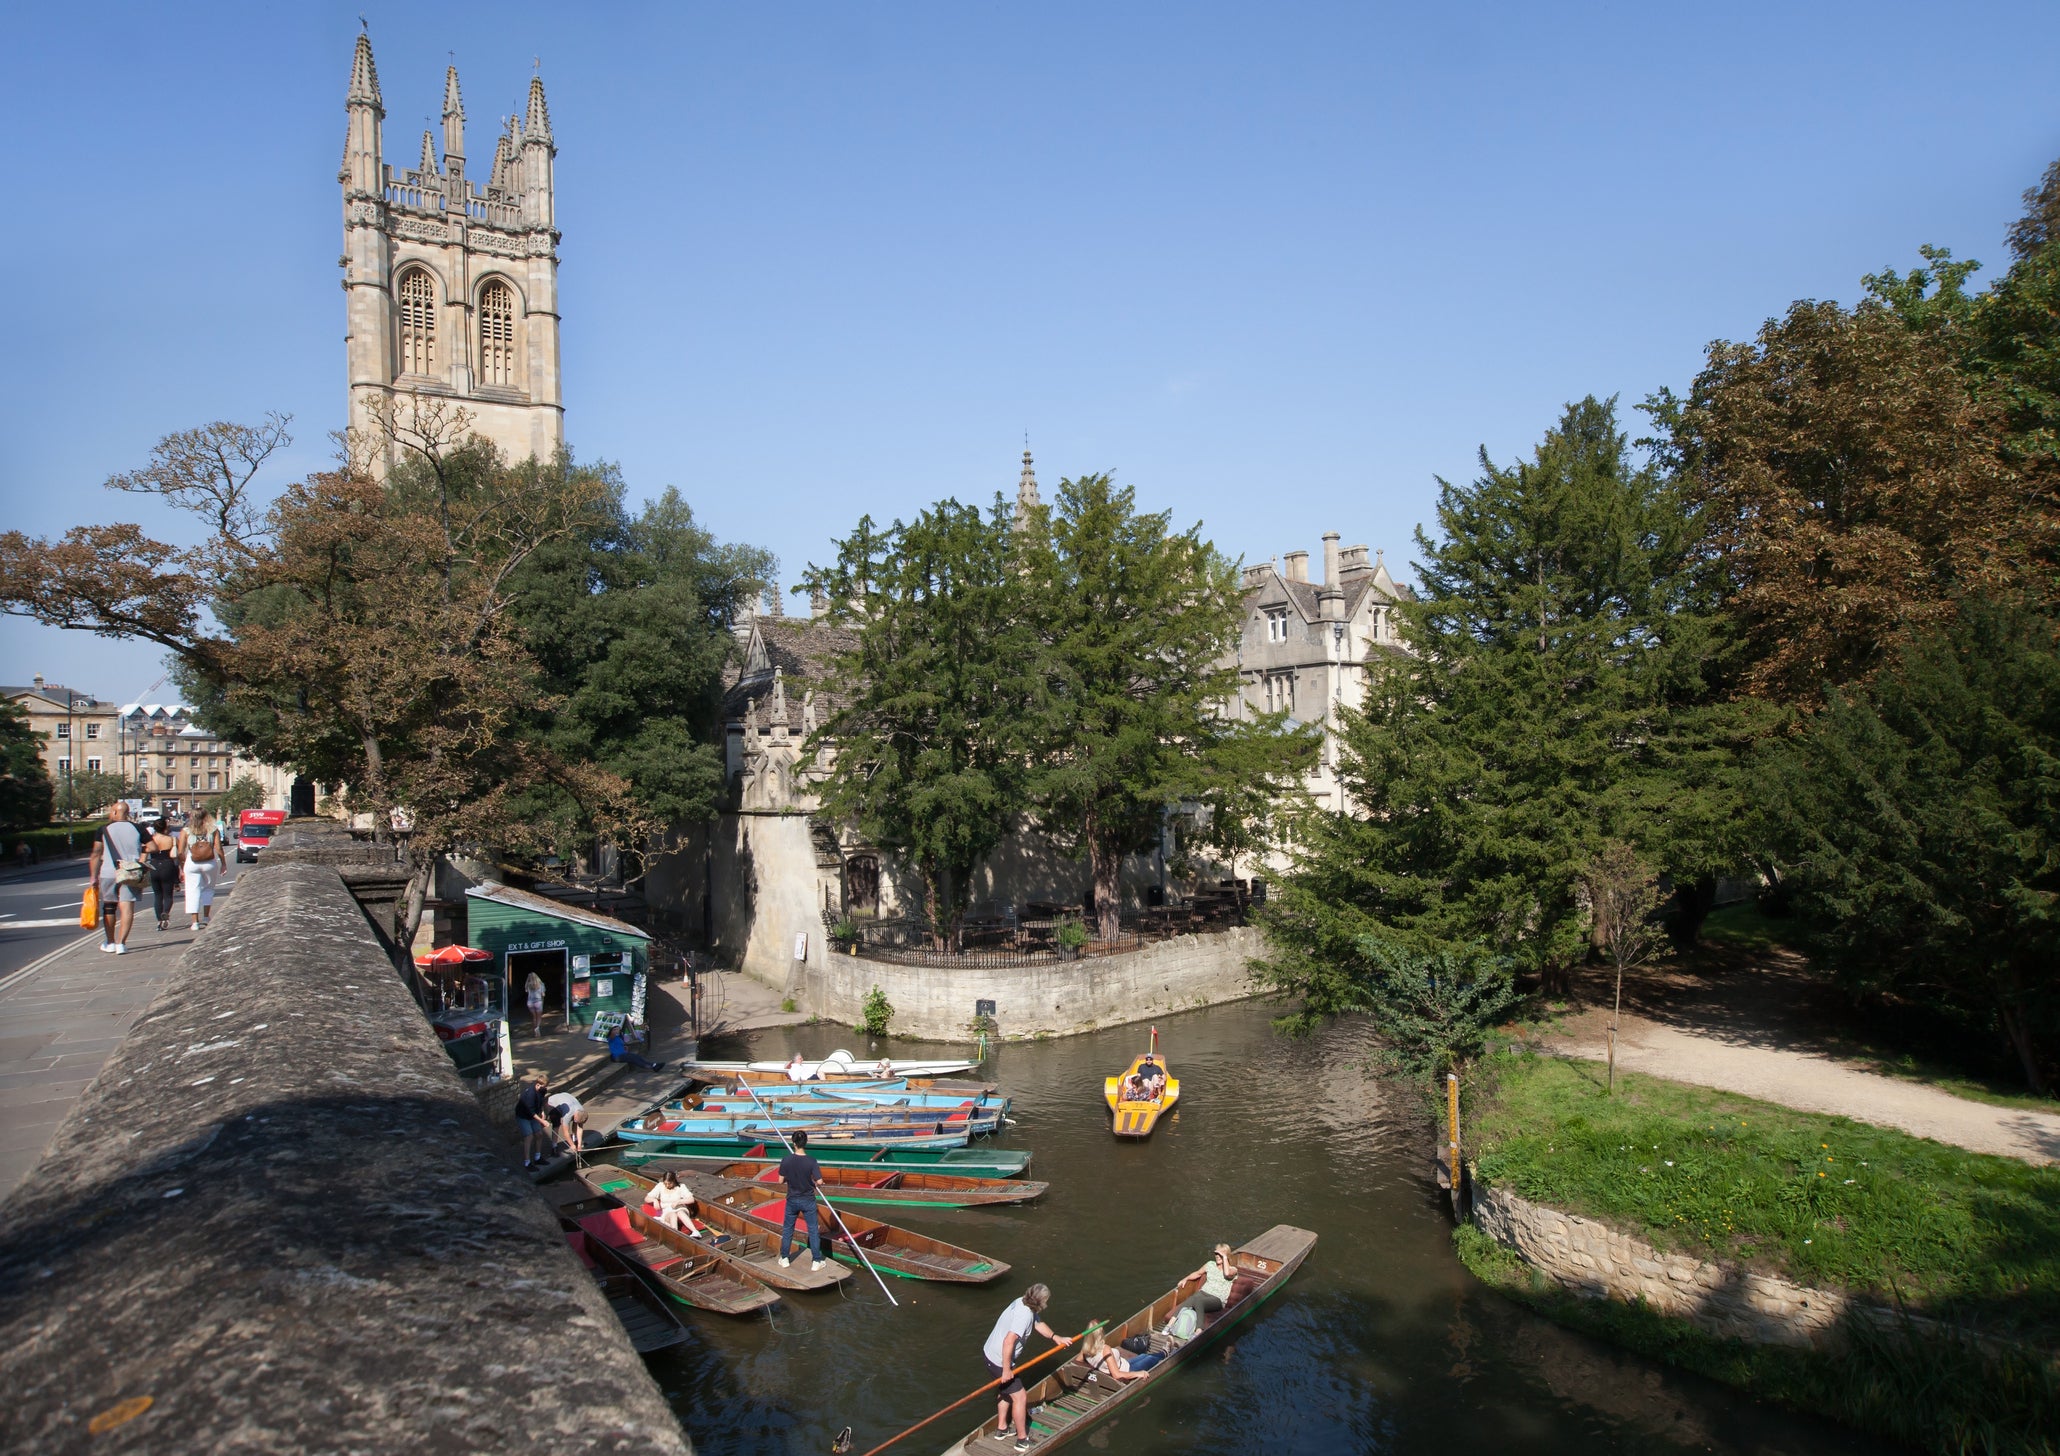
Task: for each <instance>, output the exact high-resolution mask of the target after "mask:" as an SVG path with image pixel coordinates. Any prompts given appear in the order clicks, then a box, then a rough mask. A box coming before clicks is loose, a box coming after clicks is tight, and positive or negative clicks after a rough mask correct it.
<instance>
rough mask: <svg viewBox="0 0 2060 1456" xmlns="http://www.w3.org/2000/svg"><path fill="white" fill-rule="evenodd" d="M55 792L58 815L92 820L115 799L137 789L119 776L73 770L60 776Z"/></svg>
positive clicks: (123, 797) (129, 795)
mask: <svg viewBox="0 0 2060 1456" xmlns="http://www.w3.org/2000/svg"><path fill="white" fill-rule="evenodd" d="M56 789H57V793H56V809H57V812H58V813H60V814H62V815H63V816H64V817H65V818H67V819H87V818H91V817H92V816H94V815H96V814H99V813H101V812H102V811H103V810H105V809H106V808H107V806H108V805H110V804H112V803H113V802H114V801H115V800H116V799H125V798H129V797H131V796H132V795H133V794H134V793H135V792H136V786H135V785H134V784H132V783H130V782H129V781H128V780H127V779H125V778H123V777H122V776H121V775H120V774H113V773H103V772H101V771H100V770H99V769H74V770H72V771H71V772H70V773H68V774H60V775H59V776H58V782H57V785H56Z"/></svg>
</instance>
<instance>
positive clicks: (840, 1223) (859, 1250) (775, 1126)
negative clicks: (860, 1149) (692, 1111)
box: [744, 1082, 901, 1309]
mask: <svg viewBox="0 0 2060 1456" xmlns="http://www.w3.org/2000/svg"><path fill="white" fill-rule="evenodd" d="M744 1090H745V1091H747V1092H751V1100H752V1101H753V1102H757V1103H758V1107H759V1110H760V1111H761V1112H763V1113H765V1118H766V1121H768V1122H770V1123H771V1124H772V1130H773V1131H774V1132H776V1133H778V1134H779V1135H780V1142H781V1143H782V1144H783V1145H784V1146H785V1147H786V1149H787V1151H788V1152H789V1153H792V1152H793V1151H794V1144H792V1143H790V1142H788V1141H787V1133H786V1129H784V1128H782V1127H781V1126H780V1120H779V1119H778V1118H776V1117H774V1116H773V1115H772V1109H771V1108H769V1107H767V1106H766V1105H765V1104H764V1103H763V1102H759V1101H758V1093H757V1092H755V1091H752V1089H751V1084H750V1083H749V1082H746V1083H745V1084H744ZM787 1196H788V1197H789V1199H791V1198H792V1197H793V1190H792V1189H791V1188H790V1189H788V1190H787ZM816 1196H817V1197H819V1198H821V1199H822V1201H823V1202H824V1203H826V1204H829V1209H830V1217H831V1218H834V1219H835V1220H837V1227H838V1228H840V1229H844V1242H845V1243H847V1244H849V1245H851V1252H852V1253H854V1254H856V1255H858V1262H859V1263H861V1264H863V1265H865V1271H866V1273H868V1274H870V1275H872V1276H873V1282H874V1283H875V1284H878V1285H879V1286H880V1293H882V1294H884V1295H886V1296H887V1302H888V1303H889V1304H891V1305H893V1306H894V1307H895V1308H896V1309H900V1308H901V1301H900V1300H898V1299H896V1298H895V1297H894V1291H893V1290H891V1289H889V1288H888V1287H887V1281H886V1280H885V1279H882V1278H881V1277H880V1271H879V1270H878V1269H875V1268H874V1267H873V1261H872V1260H871V1259H868V1258H867V1257H866V1256H865V1248H864V1246H863V1245H861V1244H860V1243H859V1241H858V1240H857V1239H855V1238H853V1237H852V1236H851V1230H850V1229H848V1228H845V1227H844V1215H843V1214H841V1213H839V1212H837V1205H836V1204H834V1203H830V1197H829V1195H828V1194H827V1193H824V1192H822V1190H821V1189H817V1190H816ZM796 1222H797V1223H798V1222H799V1220H796ZM795 1231H796V1232H797V1233H798V1232H800V1230H799V1229H796V1230H795ZM786 1245H787V1235H786V1230H785V1229H784V1228H782V1230H781V1232H780V1251H781V1252H782V1253H785V1252H786Z"/></svg>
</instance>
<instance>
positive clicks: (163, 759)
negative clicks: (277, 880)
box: [118, 703, 295, 814]
mask: <svg viewBox="0 0 2060 1456" xmlns="http://www.w3.org/2000/svg"><path fill="white" fill-rule="evenodd" d="M118 738H119V742H120V745H121V750H122V755H121V763H122V767H121V769H120V770H119V772H120V773H121V774H122V776H123V777H124V778H126V779H128V780H129V781H130V782H131V783H132V784H134V785H135V786H136V787H135V791H136V793H137V794H139V795H141V796H142V797H144V798H147V799H149V800H150V801H151V802H152V803H154V804H155V805H156V806H157V807H158V808H160V809H163V810H164V811H165V812H166V813H167V814H190V813H192V812H193V811H194V810H196V809H205V808H207V807H209V806H210V805H212V804H213V803H214V801H215V800H216V799H217V798H219V797H220V796H221V795H222V794H223V793H224V792H226V791H227V789H228V788H229V786H230V785H231V784H234V783H235V782H237V780H239V779H245V778H251V779H256V780H257V781H258V783H259V784H260V785H261V786H262V787H263V788H264V791H265V799H264V802H263V803H262V804H260V805H257V806H256V807H258V808H264V809H287V808H291V807H292V797H293V783H294V777H295V776H294V773H293V771H292V770H291V769H284V768H280V767H279V766H278V765H276V764H268V763H261V762H259V761H258V760H257V759H256V758H255V757H253V756H252V755H251V754H250V753H248V752H247V751H245V750H244V749H241V748H238V747H237V746H236V745H235V744H233V743H231V742H229V741H228V740H227V739H225V738H222V737H221V736H219V735H218V734H216V733H213V732H211V731H210V730H208V729H206V728H203V727H201V726H200V725H199V724H198V723H196V722H194V721H193V710H192V709H191V708H189V707H187V706H186V705H185V704H184V703H129V704H126V705H124V706H123V708H122V709H121V718H120V733H119V735H118Z"/></svg>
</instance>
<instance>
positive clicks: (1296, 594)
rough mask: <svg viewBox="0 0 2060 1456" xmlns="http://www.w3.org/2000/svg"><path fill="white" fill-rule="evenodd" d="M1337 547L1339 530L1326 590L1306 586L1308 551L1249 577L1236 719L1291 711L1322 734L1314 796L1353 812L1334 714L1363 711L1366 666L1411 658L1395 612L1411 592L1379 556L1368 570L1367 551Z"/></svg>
mask: <svg viewBox="0 0 2060 1456" xmlns="http://www.w3.org/2000/svg"><path fill="white" fill-rule="evenodd" d="M1338 540H1339V537H1338V533H1337V532H1336V531H1326V532H1325V533H1324V536H1323V580H1322V581H1320V582H1312V581H1310V580H1309V553H1308V552H1307V551H1290V552H1288V553H1287V555H1286V557H1285V558H1277V559H1275V560H1273V561H1271V562H1266V563H1263V564H1261V565H1258V566H1247V567H1246V568H1245V580H1244V588H1245V620H1244V629H1243V632H1242V634H1241V635H1240V637H1239V639H1238V644H1237V647H1236V649H1235V657H1236V662H1237V670H1238V676H1239V678H1240V679H1241V680H1242V692H1241V695H1240V701H1239V710H1240V711H1241V712H1243V713H1245V714H1247V715H1256V714H1259V713H1273V712H1279V711H1281V710H1282V709H1285V710H1286V711H1287V713H1288V714H1289V716H1290V717H1291V718H1292V719H1293V720H1294V721H1295V722H1297V723H1309V724H1315V725H1317V726H1319V727H1321V728H1322V730H1323V749H1322V753H1321V755H1320V756H1319V758H1318V760H1317V764H1316V767H1315V769H1314V770H1313V771H1312V772H1311V773H1310V775H1309V779H1308V789H1309V793H1310V794H1311V796H1312V797H1313V798H1314V799H1315V801H1316V807H1317V808H1319V809H1331V810H1344V811H1348V812H1349V811H1351V810H1353V809H1354V808H1355V807H1356V806H1355V805H1353V804H1351V803H1348V802H1347V801H1346V796H1345V793H1344V790H1343V788H1342V787H1341V786H1340V785H1339V783H1338V777H1337V765H1338V732H1337V729H1338V715H1337V710H1338V709H1339V708H1340V707H1347V708H1357V707H1360V706H1362V705H1363V704H1364V702H1365V697H1366V680H1367V673H1366V668H1367V664H1369V663H1370V662H1372V661H1374V660H1375V659H1376V658H1377V657H1378V656H1379V655H1380V654H1381V653H1387V652H1401V651H1403V650H1404V649H1403V647H1402V641H1401V637H1400V635H1399V634H1398V632H1397V631H1396V620H1395V607H1396V606H1397V604H1399V603H1400V602H1402V601H1403V600H1405V598H1406V597H1407V596H1408V595H1409V589H1408V588H1407V587H1405V586H1402V585H1400V584H1398V583H1397V582H1396V581H1395V579H1394V577H1392V576H1390V575H1389V574H1388V567H1387V562H1386V561H1385V560H1384V559H1383V558H1382V557H1381V556H1376V557H1375V558H1374V560H1373V561H1372V563H1371V564H1369V563H1368V562H1367V560H1366V548H1365V547H1364V546H1346V547H1342V548H1341V547H1340V546H1339V545H1338ZM1283 559H1284V560H1285V563H1286V564H1285V566H1283V565H1282V560H1283Z"/></svg>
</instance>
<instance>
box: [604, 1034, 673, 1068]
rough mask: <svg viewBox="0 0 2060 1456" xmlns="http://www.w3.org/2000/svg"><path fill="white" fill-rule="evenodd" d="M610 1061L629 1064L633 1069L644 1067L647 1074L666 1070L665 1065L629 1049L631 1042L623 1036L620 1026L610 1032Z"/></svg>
mask: <svg viewBox="0 0 2060 1456" xmlns="http://www.w3.org/2000/svg"><path fill="white" fill-rule="evenodd" d="M608 1060H609V1061H611V1062H628V1063H629V1064H630V1065H631V1066H632V1067H642V1068H643V1069H644V1070H645V1071H647V1072H662V1071H664V1070H665V1063H663V1062H654V1061H652V1060H651V1059H650V1058H649V1057H646V1056H642V1055H640V1054H639V1053H637V1052H633V1051H631V1050H630V1049H629V1040H628V1039H627V1038H626V1037H624V1036H623V1034H622V1028H621V1027H619V1026H617V1027H611V1028H610V1029H609V1032H608Z"/></svg>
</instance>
